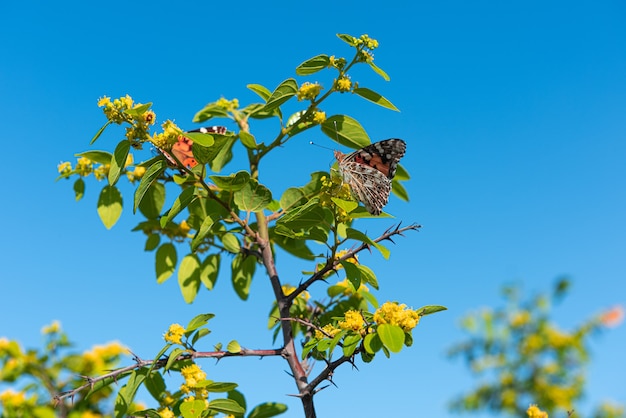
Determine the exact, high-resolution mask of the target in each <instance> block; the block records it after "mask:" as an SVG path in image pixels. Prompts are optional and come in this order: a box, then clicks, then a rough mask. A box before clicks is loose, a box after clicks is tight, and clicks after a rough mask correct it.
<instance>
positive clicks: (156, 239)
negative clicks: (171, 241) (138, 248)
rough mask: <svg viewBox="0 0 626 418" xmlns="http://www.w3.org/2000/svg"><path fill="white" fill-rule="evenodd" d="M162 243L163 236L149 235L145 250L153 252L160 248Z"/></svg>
mask: <svg viewBox="0 0 626 418" xmlns="http://www.w3.org/2000/svg"><path fill="white" fill-rule="evenodd" d="M160 242H161V236H160V235H159V234H150V235H148V238H147V239H146V245H145V247H144V250H145V251H152V250H154V249H155V248H156V247H158V246H159V243H160Z"/></svg>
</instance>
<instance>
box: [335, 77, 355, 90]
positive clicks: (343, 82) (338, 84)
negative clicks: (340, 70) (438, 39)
mask: <svg viewBox="0 0 626 418" xmlns="http://www.w3.org/2000/svg"><path fill="white" fill-rule="evenodd" d="M335 88H336V89H337V91H338V92H341V93H345V92H348V91H350V88H352V81H351V80H350V78H349V77H348V76H342V77H340V78H339V79H338V80H335Z"/></svg>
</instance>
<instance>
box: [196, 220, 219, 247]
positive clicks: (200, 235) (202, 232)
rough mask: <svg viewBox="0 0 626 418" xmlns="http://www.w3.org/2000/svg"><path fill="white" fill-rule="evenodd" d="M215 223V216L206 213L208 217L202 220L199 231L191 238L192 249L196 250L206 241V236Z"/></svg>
mask: <svg viewBox="0 0 626 418" xmlns="http://www.w3.org/2000/svg"><path fill="white" fill-rule="evenodd" d="M214 223H215V220H214V219H213V217H212V216H209V215H206V217H205V218H204V219H203V220H202V224H201V225H200V228H199V229H198V232H197V233H196V235H195V236H194V237H193V239H192V240H191V251H196V250H197V249H198V247H199V246H200V244H202V243H203V242H204V238H206V236H207V235H208V234H209V233H210V232H211V228H212V227H213V224H214Z"/></svg>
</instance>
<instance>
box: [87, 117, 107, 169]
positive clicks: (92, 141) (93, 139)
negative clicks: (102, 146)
mask: <svg viewBox="0 0 626 418" xmlns="http://www.w3.org/2000/svg"><path fill="white" fill-rule="evenodd" d="M111 123H113V122H111V121H110V120H109V121H107V123H105V124H104V125H102V128H100V129H98V132H96V134H95V135H94V136H93V138H91V141H90V142H89V145H91V144H93V143H94V142H96V140H97V139H98V138H100V135H102V132H104V130H105V129H106V127H107V126H109V125H110V124H111ZM107 164H108V163H107Z"/></svg>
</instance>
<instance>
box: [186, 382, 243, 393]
mask: <svg viewBox="0 0 626 418" xmlns="http://www.w3.org/2000/svg"><path fill="white" fill-rule="evenodd" d="M237 386H239V385H238V384H237V383H231V382H213V381H211V380H204V381H202V382H200V383H198V384H197V385H196V387H199V388H203V389H206V390H207V392H213V393H224V392H230V391H231V390H235V389H236V388H237Z"/></svg>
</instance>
